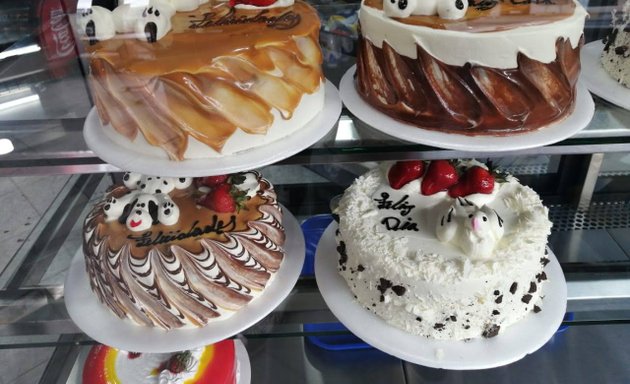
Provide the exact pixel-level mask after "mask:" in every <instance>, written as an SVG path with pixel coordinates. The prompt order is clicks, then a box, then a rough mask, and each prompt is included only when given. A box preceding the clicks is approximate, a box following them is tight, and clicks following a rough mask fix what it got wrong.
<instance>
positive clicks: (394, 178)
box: [387, 160, 424, 189]
mask: <svg viewBox="0 0 630 384" xmlns="http://www.w3.org/2000/svg"><path fill="white" fill-rule="evenodd" d="M423 174H424V162H423V161H421V160H409V161H398V162H396V163H395V164H394V165H393V166H392V167H391V168H390V169H389V172H388V173H387V179H388V180H389V185H390V186H391V187H392V188H394V189H400V188H402V187H403V186H404V185H405V184H407V183H408V182H410V181H412V180H415V179H419V178H420V177H422V175H423Z"/></svg>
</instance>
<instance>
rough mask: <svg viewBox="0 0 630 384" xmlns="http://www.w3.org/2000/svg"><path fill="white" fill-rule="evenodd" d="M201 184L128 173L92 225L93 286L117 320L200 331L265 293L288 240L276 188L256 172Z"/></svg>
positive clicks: (87, 248)
mask: <svg viewBox="0 0 630 384" xmlns="http://www.w3.org/2000/svg"><path fill="white" fill-rule="evenodd" d="M205 179H206V178H204V179H201V180H202V181H201V183H203V180H205ZM167 183H168V184H177V183H181V188H179V189H177V188H173V189H171V190H170V191H168V189H166V190H165V189H164V188H165V185H166V184H167ZM199 183H200V181H197V182H195V183H192V180H191V179H187V178H179V179H172V178H160V177H147V176H140V175H138V174H126V175H125V184H126V185H124V186H118V187H116V188H113V189H112V190H111V191H110V192H109V193H108V195H107V196H106V199H104V200H103V201H102V202H100V203H98V204H97V205H96V206H95V207H94V208H93V209H92V211H91V212H90V213H89V214H88V216H87V217H86V220H85V224H84V242H83V251H84V255H85V260H86V268H87V272H88V275H89V278H90V285H91V287H92V290H93V291H94V293H95V294H96V295H97V296H98V298H99V299H100V301H101V302H103V303H104V304H105V305H107V306H108V307H109V308H110V309H111V310H112V311H113V312H114V313H115V314H116V315H117V316H118V317H120V318H130V319H131V320H132V321H133V322H135V323H137V324H140V325H145V326H153V327H159V328H164V329H172V328H180V327H195V326H203V325H205V324H207V323H208V322H209V321H211V320H213V319H225V318H226V317H229V316H230V315H231V314H233V313H234V312H235V311H237V310H238V309H240V308H241V307H243V306H244V305H246V304H247V303H248V302H250V301H251V300H252V299H253V298H255V297H257V296H258V295H260V293H261V292H262V290H263V289H264V287H265V286H266V285H267V284H268V283H269V281H270V279H271V278H272V277H273V274H274V272H275V271H277V269H278V268H279V266H280V263H281V262H282V259H283V256H284V250H283V248H282V246H283V244H284V236H285V235H284V228H283V227H282V212H281V208H280V206H279V205H278V202H277V201H276V195H275V192H274V190H273V187H272V186H271V184H270V183H269V182H268V181H266V180H265V179H263V178H261V177H260V175H258V174H257V173H254V172H248V173H245V174H236V175H232V176H230V178H228V177H227V176H225V179H223V180H222V181H221V182H220V183H217V184H216V185H211V186H208V185H204V184H199ZM229 199H232V204H231V205H230V204H227V207H226V206H225V205H226V204H225V200H229ZM213 200H216V202H215V201H213ZM217 202H218V203H217ZM221 204H223V205H221Z"/></svg>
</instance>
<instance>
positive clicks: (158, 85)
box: [87, 1, 324, 160]
mask: <svg viewBox="0 0 630 384" xmlns="http://www.w3.org/2000/svg"><path fill="white" fill-rule="evenodd" d="M287 4H288V3H287ZM149 5H150V7H149V8H147V10H146V12H143V14H144V13H147V17H148V16H151V17H152V18H155V14H156V12H157V11H159V10H161V13H160V16H159V18H160V20H163V19H164V20H168V23H167V24H168V25H166V24H165V25H164V28H163V30H166V29H168V31H167V32H164V33H163V35H159V34H158V35H159V36H158V35H155V38H148V40H149V41H147V39H144V40H143V39H139V38H137V36H138V33H140V32H138V31H136V33H135V34H134V33H131V35H127V34H125V33H122V34H121V33H119V34H117V35H114V36H113V37H111V38H108V39H104V40H93V39H90V40H89V41H90V45H89V46H88V47H87V50H88V53H89V60H90V76H89V84H90V88H91V90H92V93H93V95H94V99H95V104H96V107H97V109H98V112H99V116H100V118H101V120H102V121H103V123H104V124H110V125H111V127H113V129H114V130H115V131H116V132H117V133H118V134H119V135H121V136H122V137H124V138H126V139H127V140H129V141H134V140H135V139H136V138H137V136H139V135H141V136H142V137H143V139H144V141H145V142H146V143H148V145H149V146H154V147H158V148H161V150H162V151H163V152H164V153H165V154H166V155H167V156H168V157H169V158H171V159H173V160H182V159H184V158H199V157H213V156H219V155H225V154H231V153H236V152H239V151H242V150H245V149H247V148H251V147H255V146H260V145H262V144H264V143H265V142H264V141H262V142H259V141H256V140H255V137H262V136H264V135H265V134H266V133H267V132H269V131H270V130H274V128H276V126H278V127H277V129H275V130H276V131H282V130H283V129H282V128H283V127H284V126H286V124H284V125H283V124H279V123H282V122H283V121H285V122H291V123H292V125H291V127H296V126H297V127H298V128H299V127H301V126H303V125H304V124H306V123H308V122H309V121H310V120H312V119H313V118H314V116H315V115H316V114H317V113H318V112H319V111H321V109H322V107H323V98H324V90H323V86H322V84H323V83H322V81H323V74H322V71H321V63H322V55H321V50H320V48H319V43H318V38H319V35H318V32H319V18H318V17H317V13H316V11H315V10H314V9H313V8H312V7H311V6H309V5H308V4H306V3H304V2H300V1H298V2H296V3H295V4H289V5H286V6H276V7H251V8H242V7H230V6H229V5H228V4H227V3H225V2H217V1H212V2H208V3H206V4H202V5H200V6H199V8H197V9H195V10H193V11H189V12H174V11H173V12H172V16H171V17H170V18H169V15H170V14H171V12H169V11H168V9H167V8H163V9H162V8H160V7H162V3H161V2H158V3H156V4H155V5H152V3H151V4H149ZM118 8H120V7H118ZM118 8H117V9H118ZM149 10H150V11H151V12H152V13H151V15H148V13H149ZM139 18H140V20H138V21H136V22H135V24H134V23H132V22H129V23H128V24H134V25H137V24H138V23H142V22H146V20H143V19H142V17H141V16H139ZM151 23H153V22H150V23H146V26H147V27H146V28H148V26H149V25H152V24H151ZM156 23H157V22H155V23H153V24H156ZM119 24H121V23H119ZM122 24H124V23H122ZM157 24H158V25H161V24H159V23H157ZM143 25H144V24H143ZM166 27H168V28H166ZM146 28H145V29H146ZM136 29H137V28H136ZM140 29H142V28H140ZM158 31H160V28H159V27H158ZM147 33H148V32H147ZM140 36H142V33H140ZM150 36H153V35H150ZM199 47H203V49H199ZM306 96H311V97H308V98H307V97H306ZM302 104H304V106H305V107H307V108H301V111H299V113H298V114H295V115H294V113H295V112H296V111H297V110H298V107H300V106H302ZM296 129H297V128H296ZM294 131H295V130H292V131H291V132H294ZM237 132H242V133H241V134H247V135H250V136H254V138H253V139H251V140H249V141H246V142H242V141H241V140H231V142H232V143H231V145H230V146H228V148H226V152H225V153H223V148H224V147H225V146H226V143H228V141H230V138H231V137H232V136H234V135H235V134H236V133H237ZM291 132H289V134H290V133H291ZM283 136H284V135H278V134H276V135H275V138H276V139H278V138H280V137H283ZM191 139H193V140H194V141H195V143H196V144H195V145H194V146H196V147H197V148H196V149H195V148H193V149H192V150H191V151H188V150H189V148H188V147H189V143H188V142H189V140H191ZM199 144H203V145H204V146H205V153H206V156H204V151H203V150H201V151H200V150H199V147H200V145H199ZM187 151H188V152H187Z"/></svg>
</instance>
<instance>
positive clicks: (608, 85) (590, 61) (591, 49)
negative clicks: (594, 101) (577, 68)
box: [580, 40, 630, 110]
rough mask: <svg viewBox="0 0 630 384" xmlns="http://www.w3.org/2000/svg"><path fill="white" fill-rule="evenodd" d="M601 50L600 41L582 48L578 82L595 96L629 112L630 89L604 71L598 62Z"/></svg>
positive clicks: (602, 44) (592, 42)
mask: <svg viewBox="0 0 630 384" xmlns="http://www.w3.org/2000/svg"><path fill="white" fill-rule="evenodd" d="M603 50H604V43H603V42H602V41H601V40H597V41H591V42H590V43H588V44H586V45H584V46H583V47H582V51H581V52H580V62H581V63H582V71H581V72H580V80H581V81H582V82H583V83H584V85H586V87H587V88H588V90H589V91H591V92H593V93H594V94H596V95H597V96H599V97H601V98H602V99H604V100H606V101H609V102H611V103H613V104H615V105H617V106H619V107H621V108H625V109H627V110H630V88H626V87H624V86H623V85H621V84H619V83H618V82H617V81H616V80H615V79H613V78H612V77H610V75H609V74H608V73H607V72H606V70H604V67H603V66H602V63H601V62H600V61H599V60H600V57H601V54H602V51H603Z"/></svg>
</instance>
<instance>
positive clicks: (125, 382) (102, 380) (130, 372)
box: [82, 340, 238, 384]
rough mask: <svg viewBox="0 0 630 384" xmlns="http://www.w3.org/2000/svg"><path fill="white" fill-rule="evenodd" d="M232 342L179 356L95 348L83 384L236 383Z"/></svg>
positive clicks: (216, 344) (106, 347)
mask: <svg viewBox="0 0 630 384" xmlns="http://www.w3.org/2000/svg"><path fill="white" fill-rule="evenodd" d="M237 370H238V367H237V362H236V355H235V349H234V341H233V340H224V341H221V342H218V343H215V344H212V345H207V346H205V347H201V348H197V349H192V350H188V351H184V352H177V353H134V352H126V351H121V350H118V349H115V348H111V347H108V346H106V345H96V346H94V347H92V349H91V350H90V353H89V354H88V357H87V359H86V361H85V365H84V366H83V375H82V377H83V384H112V383H117V384H171V383H172V384H175V383H186V384H207V383H213V384H235V383H236V377H237Z"/></svg>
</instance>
